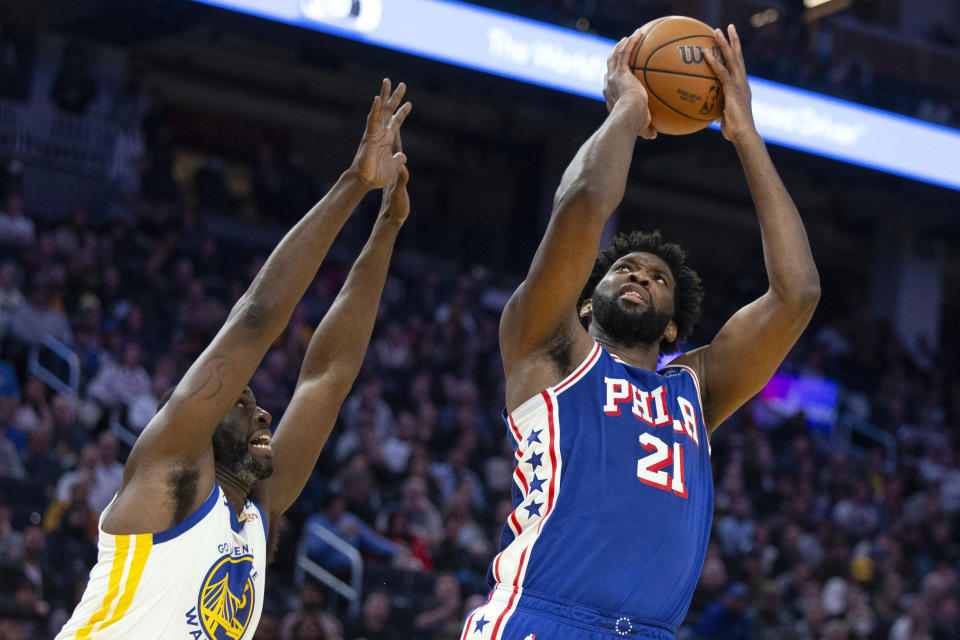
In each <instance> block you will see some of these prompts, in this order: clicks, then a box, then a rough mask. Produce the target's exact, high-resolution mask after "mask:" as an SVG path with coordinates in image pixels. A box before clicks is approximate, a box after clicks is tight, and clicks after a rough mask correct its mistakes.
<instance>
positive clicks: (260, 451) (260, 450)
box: [249, 429, 273, 456]
mask: <svg viewBox="0 0 960 640" xmlns="http://www.w3.org/2000/svg"><path fill="white" fill-rule="evenodd" d="M249 444H250V450H251V451H252V452H253V453H255V454H257V455H262V456H272V455H273V449H271V448H270V432H269V431H268V430H266V429H262V430H260V431H257V432H256V433H254V434H253V437H252V438H250V442H249Z"/></svg>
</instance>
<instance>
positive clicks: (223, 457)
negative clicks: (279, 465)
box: [213, 426, 273, 487]
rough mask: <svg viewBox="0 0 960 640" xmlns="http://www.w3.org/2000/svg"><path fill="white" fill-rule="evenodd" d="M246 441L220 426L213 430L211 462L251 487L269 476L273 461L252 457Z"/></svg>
mask: <svg viewBox="0 0 960 640" xmlns="http://www.w3.org/2000/svg"><path fill="white" fill-rule="evenodd" d="M247 446H248V443H246V442H243V441H241V440H237V439H236V438H234V437H233V436H231V435H230V433H229V432H228V431H227V430H226V429H224V428H223V427H221V426H218V427H217V429H216V431H214V432H213V462H214V464H216V465H217V466H218V467H220V468H221V469H223V470H225V471H226V472H227V473H229V474H230V475H232V476H234V477H235V478H236V479H237V480H238V481H240V482H241V483H242V484H243V485H245V486H247V487H253V485H255V484H256V483H257V482H258V481H260V480H263V479H264V478H269V477H270V474H272V473H273V463H272V462H270V463H266V462H263V461H262V460H258V459H257V458H255V457H254V455H253V454H252V453H250V450H249V449H248V448H247Z"/></svg>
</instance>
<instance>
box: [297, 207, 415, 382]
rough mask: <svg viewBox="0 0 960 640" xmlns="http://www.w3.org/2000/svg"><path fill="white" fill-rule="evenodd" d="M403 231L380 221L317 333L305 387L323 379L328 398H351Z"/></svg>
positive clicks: (305, 372) (308, 357) (302, 375)
mask: <svg viewBox="0 0 960 640" xmlns="http://www.w3.org/2000/svg"><path fill="white" fill-rule="evenodd" d="M399 231H400V227H398V226H397V225H395V224H392V223H390V222H388V221H386V220H385V219H384V218H382V217H381V218H380V219H378V220H377V222H376V224H375V225H374V228H373V231H372V232H371V234H370V238H369V239H368V240H367V243H366V245H365V246H364V248H363V250H362V251H361V252H360V255H359V257H357V260H356V262H355V263H354V264H353V267H352V268H351V269H350V273H349V274H348V275H347V280H346V282H345V283H344V285H343V288H342V289H341V291H340V293H339V294H338V295H337V297H336V299H335V300H334V301H333V305H332V306H331V307H330V310H329V311H328V312H327V314H326V316H325V317H324V319H323V321H322V322H321V323H320V325H319V327H317V330H316V332H315V333H314V335H313V338H312V339H311V340H310V344H309V346H308V347H307V353H306V355H305V357H304V361H303V366H302V367H301V369H300V381H301V382H304V381H307V380H310V379H319V378H322V379H323V381H324V383H323V388H324V393H328V394H333V395H340V396H343V397H345V396H346V394H347V393H348V392H349V391H350V387H351V386H352V385H353V381H354V380H355V379H356V377H357V374H358V373H359V371H360V365H361V364H362V363H363V357H364V355H365V354H366V352H367V347H368V345H369V343H370V335H371V333H372V332H373V325H374V322H375V321H376V318H377V309H378V308H379V305H380V296H381V294H382V293H383V285H384V282H385V281H386V278H387V271H388V270H389V267H390V258H391V256H392V255H393V247H394V244H395V242H396V239H397V234H398V232H399Z"/></svg>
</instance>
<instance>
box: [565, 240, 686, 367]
mask: <svg viewBox="0 0 960 640" xmlns="http://www.w3.org/2000/svg"><path fill="white" fill-rule="evenodd" d="M634 251H643V252H646V253H652V254H653V255H655V256H657V257H659V258H660V259H661V260H663V261H664V262H666V263H667V266H668V267H670V272H671V273H672V274H673V279H674V281H675V282H676V287H675V289H674V295H673V302H674V307H673V321H674V322H675V323H676V325H677V338H676V340H674V341H672V342H667V341H664V342H661V343H660V353H673V352H674V351H675V350H676V348H677V344H678V343H679V342H680V341H682V340H686V339H687V338H688V337H690V333H691V332H692V331H693V327H694V325H695V324H696V323H697V320H698V319H699V318H700V302H701V300H703V286H702V284H701V282H700V276H699V275H697V272H696V271H694V270H693V269H691V268H690V267H689V266H687V252H686V251H684V250H683V249H682V248H680V245H678V244H676V243H675V242H667V241H665V240H664V239H663V237H662V236H661V235H660V231H659V230H657V231H653V232H652V233H644V232H642V231H631V232H624V233H619V234H617V236H616V237H615V238H614V239H613V242H611V243H610V245H609V246H608V247H607V248H606V249H603V250H602V251H600V253H599V255H597V260H596V262H594V263H593V271H592V272H591V273H590V278H589V279H588V280H587V284H586V285H585V286H584V287H583V291H581V292H580V298H579V300H577V311H578V312H579V310H580V307H581V306H582V305H583V301H584V300H586V299H588V298H592V297H593V292H594V290H595V289H596V288H597V285H598V284H599V283H600V281H601V280H602V279H603V276H605V275H606V274H607V271H609V270H610V267H611V266H613V263H614V262H616V261H617V260H619V259H620V258H621V257H623V256H625V255H627V254H628V253H633V252H634ZM580 321H581V322H582V323H583V326H584V328H587V327H589V326H590V318H589V317H587V318H581V319H580Z"/></svg>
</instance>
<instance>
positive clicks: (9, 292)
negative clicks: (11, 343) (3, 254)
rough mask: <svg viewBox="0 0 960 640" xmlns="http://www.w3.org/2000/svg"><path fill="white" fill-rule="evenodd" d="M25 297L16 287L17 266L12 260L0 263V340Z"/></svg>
mask: <svg viewBox="0 0 960 640" xmlns="http://www.w3.org/2000/svg"><path fill="white" fill-rule="evenodd" d="M25 302H26V299H25V298H24V297H23V293H21V291H20V289H19V288H18V287H17V268H16V265H14V263H12V262H4V263H3V264H0V341H2V340H3V338H4V337H5V336H6V335H7V331H8V329H9V328H10V323H11V322H12V321H13V317H14V316H15V315H16V313H17V310H18V309H19V308H20V307H22V306H23V304H24V303H25Z"/></svg>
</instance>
